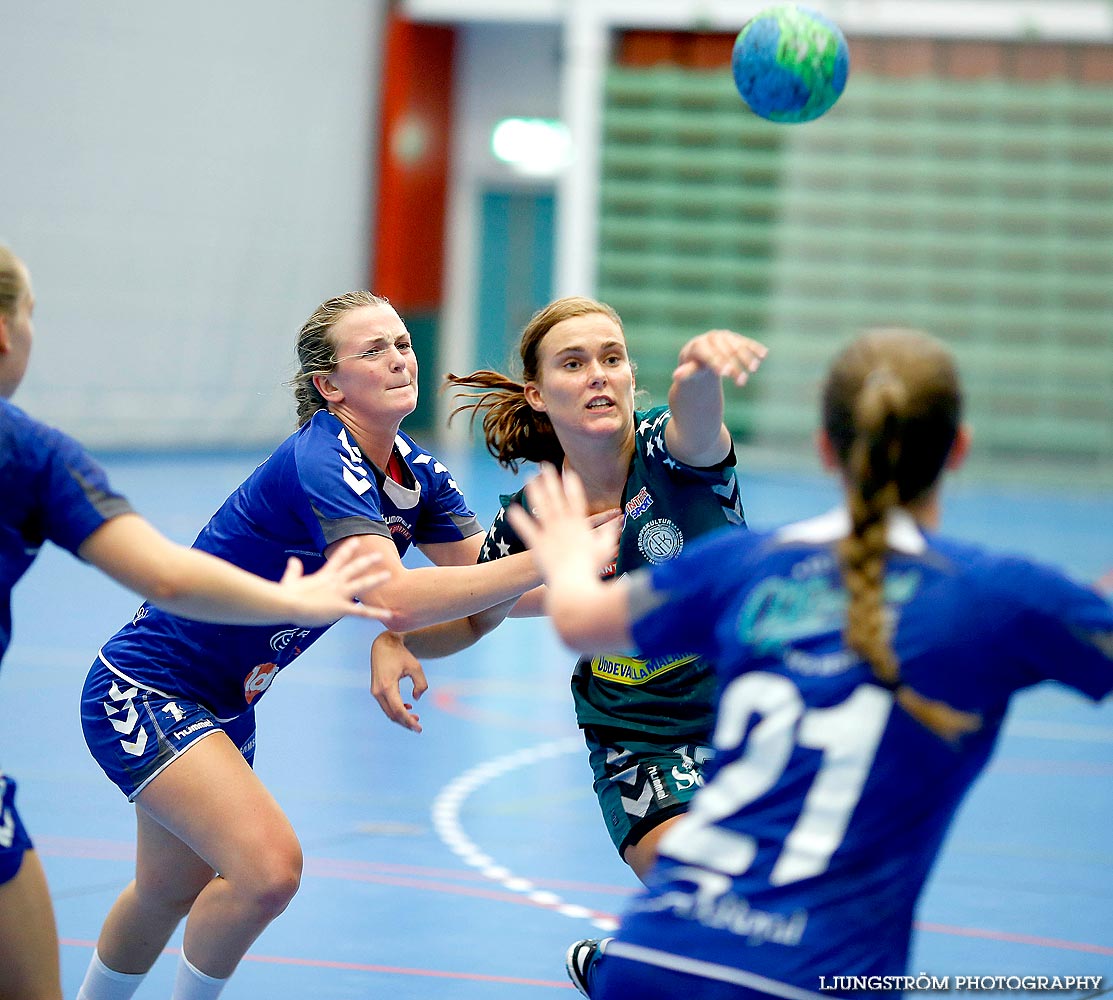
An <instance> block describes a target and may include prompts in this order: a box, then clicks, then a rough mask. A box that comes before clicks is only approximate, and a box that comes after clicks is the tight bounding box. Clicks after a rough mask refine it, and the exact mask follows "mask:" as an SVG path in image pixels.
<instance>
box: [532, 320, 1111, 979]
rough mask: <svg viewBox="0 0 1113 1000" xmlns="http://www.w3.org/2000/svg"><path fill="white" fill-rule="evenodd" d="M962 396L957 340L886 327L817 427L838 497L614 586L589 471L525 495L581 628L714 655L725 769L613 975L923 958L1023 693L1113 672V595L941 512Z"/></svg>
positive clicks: (651, 894) (766, 975)
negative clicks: (967, 812)
mask: <svg viewBox="0 0 1113 1000" xmlns="http://www.w3.org/2000/svg"><path fill="white" fill-rule="evenodd" d="M960 411H961V394H960V389H959V380H958V375H957V372H956V369H955V366H954V364H953V361H952V359H951V356H950V354H949V353H948V352H947V350H946V349H945V348H944V347H943V345H942V344H940V343H939V342H938V341H936V340H934V339H932V338H930V337H928V336H926V335H924V334H920V333H916V332H911V331H903V330H879V331H871V332H868V333H866V334H864V335H862V336H861V337H860V338H858V339H857V340H855V341H854V342H853V343H852V344H850V345H849V347H847V348H846V349H845V350H843V351H842V353H840V354H839V355H838V356H837V358H836V359H835V360H834V362H833V364H832V365H831V368H830V371H829V373H828V377H827V382H826V387H825V390H824V395H823V425H822V430H821V431H820V434H819V438H818V441H819V451H820V454H821V456H822V457H823V459H824V462H825V464H826V465H827V466H828V467H829V468H831V469H832V470H834V471H837V473H838V474H839V475H840V477H841V479H842V482H843V486H844V490H845V499H846V505H845V507H844V508H842V509H839V510H835V511H833V512H831V513H830V514H827V515H825V516H822V517H818V518H816V519H814V520H811V521H805V522H802V523H798V524H793V525H791V526H789V527H786V528H783V529H781V530H778V531H774V532H769V533H764V532H763V533H756V532H755V533H748V532H729V533H728V532H720V533H718V534H716V535H714V536H710V537H709V538H707V539H706V540H703V541H701V542H700V543H698V544H695V545H692V546H691V547H689V548H687V549H686V550H685V551H684V552H683V553H682V554H681V555H680V556H679V557H678V558H677V559H675V560H673V561H671V562H667V563H664V564H662V565H660V566H656V567H653V568H651V569H649V568H647V569H645V570H641V571H638V572H635V573H632V574H630V575H629V576H627V577H625V578H624V579H622V580H619V581H617V582H615V583H613V584H610V585H608V586H603V585H601V584H600V581H599V579H598V574H597V571H596V563H597V560H598V558H599V555H600V552H599V550H598V546H596V547H595V549H594V550H593V546H592V542H591V538H590V536H589V535H588V534H587V533H586V532H585V530H584V529H583V526H582V523H581V521H582V516H581V515H582V512H583V509H584V498H583V492H582V489H581V488H580V486H579V484H578V482H577V481H576V480H575V479H573V478H570V477H568V476H565V479H564V484H563V486H562V483H561V480H560V479H559V478H558V477H557V475H556V474H555V473H554V472H553V471H552V470H551V469H549V470H546V471H544V472H543V473H542V475H541V477H540V478H539V479H538V480H536V481H535V482H534V483H533V484H531V486H530V487H529V488H528V489H527V493H528V496H529V500H530V503H531V505H532V506H533V507H534V508H536V509H540V510H543V511H544V516H543V518H542V519H541V520H540V521H534V520H532V519H531V518H530V517H529V516H528V515H527V514H526V513H525V512H524V511H523V510H522V509H521V508H516V509H513V510H512V511H511V512H510V517H511V521H512V523H513V524H514V526H515V527H516V529H517V530H518V532H519V533H520V534H521V535H522V536H523V537H524V538H525V539H526V540H527V541H528V542H529V544H530V545H531V546H532V547H533V551H534V553H535V555H537V557H538V560H539V563H540V564H541V566H542V571H543V575H544V576H545V577H546V582H547V585H548V592H547V607H548V611H549V614H550V615H551V617H552V619H553V621H554V624H555V625H556V627H557V629H558V631H559V632H560V634H561V636H562V637H563V638H564V640H565V641H566V642H567V643H569V644H570V645H571V646H573V647H574V648H576V649H581V650H590V649H597V648H600V647H603V646H614V645H618V646H625V647H628V648H632V649H636V650H638V651H639V653H640V654H641V655H644V656H666V655H669V654H670V653H672V652H676V651H680V650H697V651H699V652H701V653H703V654H704V655H706V656H708V657H710V658H712V659H713V660H714V661H715V662H716V664H717V666H718V670H719V679H720V690H721V694H720V698H719V703H718V710H717V719H716V727H715V733H714V747H715V750H716V754H717V756H716V758H715V760H714V761H713V762H712V764H711V765H710V766H709V768H708V771H707V776H706V777H707V783H706V785H705V786H704V787H703V788H702V789H701V790H700V791H699V792H697V793H696V796H695V798H694V800H693V803H692V806H691V808H690V809H689V811H688V812H687V813H686V814H685V816H684V817H683V818H682V819H681V820H679V821H678V822H677V823H676V824H675V825H674V826H673V827H672V829H670V830H669V832H668V834H667V835H666V836H665V837H664V838H663V840H662V842H661V844H660V854H659V860H658V863H657V865H656V867H655V869H654V871H653V873H652V874H651V876H650V879H649V886H648V889H647V891H646V893H645V894H643V895H642V896H640V897H638V898H637V899H636V900H635V901H634V902H633V904H632V905H631V906H630V907H629V908H628V910H627V912H626V914H625V915H624V917H623V921H622V925H621V928H620V930H619V932H618V934H617V936H616V937H614V938H613V939H608V940H606V941H605V942H603V943H602V944H601V945H600V944H596V945H595V946H593V948H592V949H591V952H592V954H591V955H590V956H588V957H590V958H592V960H591V961H589V962H585V963H584V977H583V985H582V990H581V991H582V992H584V993H585V994H586V995H589V996H590V997H592V998H593V1000H628V998H630V997H637V998H638V1000H674V998H676V997H692V998H696V997H698V998H700V1000H740V998H755V1000H756V998H768V997H779V998H784V1000H817V998H818V997H820V996H822V994H821V993H820V989H821V983H822V980H821V978H820V977H821V976H824V975H828V976H829V975H831V974H833V973H837V974H838V975H845V976H903V975H905V974H906V973H907V971H908V970H907V968H906V965H907V961H908V953H909V946H910V939H911V933H912V920H913V913H914V910H915V907H916V902H917V900H918V898H919V896H920V893H921V890H922V888H923V885H924V881H925V879H926V877H927V875H928V873H929V871H930V870H931V867H932V864H933V862H934V860H935V858H936V855H937V854H938V852H939V847H940V844H941V842H942V840H943V838H944V835H945V834H946V831H947V828H948V826H949V825H950V823H951V820H952V817H953V816H954V814H955V811H956V809H957V808H958V806H959V805H960V803H961V802H962V799H963V797H964V796H965V794H966V793H967V791H968V790H969V789H970V787H971V784H972V783H973V781H974V780H975V778H976V777H977V776H978V774H979V773H980V772H981V771H982V769H983V768H984V767H985V764H986V762H987V760H988V759H989V757H990V754H991V753H992V751H993V746H994V743H995V740H996V738H997V734H998V732H999V730H1000V727H1001V724H1002V722H1003V720H1004V718H1005V714H1006V711H1007V709H1008V704H1009V699H1010V698H1011V696H1012V695H1013V694H1014V693H1015V692H1017V691H1020V690H1022V689H1024V688H1027V687H1030V686H1032V685H1034V684H1038V683H1040V682H1041V681H1045V680H1054V681H1058V682H1060V683H1062V684H1065V685H1068V686H1070V687H1072V688H1074V689H1076V690H1078V691H1080V692H1082V693H1083V694H1085V695H1088V696H1089V697H1091V698H1093V699H1094V700H1099V699H1101V698H1103V697H1105V696H1106V695H1107V694H1108V693H1109V692H1110V690H1111V689H1113V606H1111V605H1110V603H1109V602H1108V600H1107V599H1106V598H1105V597H1103V596H1101V595H1100V594H1099V593H1098V592H1097V591H1096V590H1094V589H1092V588H1090V587H1086V586H1083V585H1080V584H1078V583H1074V582H1072V581H1070V580H1068V579H1067V578H1065V577H1064V576H1062V575H1060V574H1059V573H1058V572H1056V571H1054V570H1052V569H1049V568H1046V567H1042V566H1040V565H1037V564H1035V563H1032V562H1030V561H1028V560H1026V559H1023V558H1015V557H1006V556H1000V555H993V554H991V553H989V552H986V551H984V550H983V549H980V548H978V547H976V546H974V545H970V544H967V543H962V542H958V541H955V540H953V539H950V538H948V537H946V536H944V535H940V534H938V533H937V529H938V525H939V520H940V498H939V486H940V477H941V475H942V473H943V471H944V469H946V468H948V467H954V466H957V465H958V464H959V463H960V462H961V461H962V459H963V456H964V455H965V453H966V450H967V444H968V437H967V433H966V431H965V429H964V428H963V426H962V424H961V419H960ZM872 995H877V994H872Z"/></svg>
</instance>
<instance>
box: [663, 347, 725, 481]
mask: <svg viewBox="0 0 1113 1000" xmlns="http://www.w3.org/2000/svg"><path fill="white" fill-rule="evenodd" d="M669 410H670V411H671V412H672V420H671V421H670V422H669V426H668V428H667V429H666V431H665V434H666V437H667V438H668V445H669V452H670V453H671V454H672V456H673V457H674V458H677V459H679V460H680V461H682V462H684V463H685V464H687V465H693V466H697V467H705V466H710V465H714V464H715V463H717V462H721V461H722V460H723V459H724V458H725V457H726V456H727V455H728V454H729V452H730V435H729V434H728V433H727V431H726V428H725V427H724V426H723V384H722V380H721V379H720V378H719V377H718V375H717V374H715V373H714V372H712V371H710V370H709V369H701V370H700V371H698V372H696V373H695V374H693V375H690V376H689V377H687V378H685V379H679V380H674V382H673V384H672V387H671V388H670V390H669Z"/></svg>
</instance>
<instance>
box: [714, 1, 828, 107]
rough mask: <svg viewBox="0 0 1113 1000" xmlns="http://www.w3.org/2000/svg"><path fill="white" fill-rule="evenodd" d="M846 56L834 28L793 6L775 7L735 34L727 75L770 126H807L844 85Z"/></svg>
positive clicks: (792, 4) (819, 15)
mask: <svg viewBox="0 0 1113 1000" xmlns="http://www.w3.org/2000/svg"><path fill="white" fill-rule="evenodd" d="M849 69H850V53H849V51H848V49H847V46H846V38H845V37H844V36H843V33H842V31H840V30H839V27H838V25H836V24H835V23H834V22H833V21H831V20H829V19H828V18H826V17H824V16H823V15H822V14H820V13H818V12H816V11H814V10H811V9H810V8H808V7H804V6H802V5H801V4H796V3H783V4H778V5H777V6H776V7H770V8H768V9H767V10H763V11H762V12H761V13H759V14H757V15H756V16H755V17H753V18H752V19H751V20H750V21H749V22H748V23H747V24H746V26H745V27H744V28H743V29H742V30H741V31H740V32H739V33H738V37H737V38H736V39H735V40H734V51H733V53H732V55H731V72H732V73H733V74H734V83H735V85H736V86H737V87H738V92H739V93H740V94H741V95H742V100H744V101H745V102H746V104H748V105H749V106H750V108H751V109H752V110H753V112H754V113H755V114H757V115H760V116H761V117H762V118H768V119H769V120H770V121H774V122H807V121H811V120H812V119H814V118H818V117H819V116H820V115H822V114H823V113H824V112H826V111H828V110H830V109H831V107H832V106H833V105H834V103H835V102H836V101H837V100H838V99H839V96H840V95H841V94H842V92H843V88H844V87H846V77H847V73H848V72H849Z"/></svg>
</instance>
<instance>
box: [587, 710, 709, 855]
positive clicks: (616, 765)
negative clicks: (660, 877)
mask: <svg viewBox="0 0 1113 1000" xmlns="http://www.w3.org/2000/svg"><path fill="white" fill-rule="evenodd" d="M584 741H585V742H586V743H587V748H588V751H589V758H588V759H589V762H590V763H591V770H592V773H593V774H594V775H595V795H596V796H597V798H598V799H599V808H600V809H601V810H602V811H603V820H604V821H605V822H606V824H607V832H608V833H609V834H610V835H611V840H612V841H614V846H615V847H616V848H618V853H619V856H622V854H623V853H624V852H625V850H626V848H627V847H630V846H632V845H633V844H636V843H637V842H638V841H639V840H641V839H642V837H644V836H645V835H646V834H647V833H649V831H650V830H652V829H653V828H654V827H656V826H659V825H660V824H661V823H664V822H665V820H667V819H672V817H673V816H679V815H680V814H681V813H682V812H684V811H685V810H686V809H687V808H688V803H689V802H690V801H691V800H692V796H693V795H695V794H696V789H697V788H699V787H700V786H701V785H702V784H703V768H704V765H705V764H706V763H707V762H708V761H709V760H711V758H712V757H713V756H714V755H715V751H714V750H713V749H712V748H711V747H709V746H705V745H704V744H702V743H684V744H679V743H677V741H676V739H675V738H674V739H672V740H660V739H656V740H655V739H654V738H653V735H652V734H651V733H636V732H631V731H628V730H619V729H602V728H598V727H596V728H592V727H588V728H585V729H584Z"/></svg>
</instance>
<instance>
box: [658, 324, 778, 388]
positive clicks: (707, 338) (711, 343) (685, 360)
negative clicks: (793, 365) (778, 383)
mask: <svg viewBox="0 0 1113 1000" xmlns="http://www.w3.org/2000/svg"><path fill="white" fill-rule="evenodd" d="M768 353H769V348H767V347H766V346H765V345H764V344H762V343H760V342H759V341H756V340H752V339H750V338H749V337H743V336H742V335H741V334H739V333H734V332H733V331H731V330H708V331H707V333H701V334H700V335H699V336H698V337H693V338H692V339H691V340H689V341H688V343H686V344H685V345H684V346H683V347H682V348H681V349H680V355H679V357H678V358H677V366H676V369H675V371H673V373H672V377H673V381H675V382H682V381H684V380H685V379H688V378H691V377H692V376H693V375H695V374H696V373H697V372H700V371H710V372H714V374H715V375H717V376H718V377H719V378H724V379H730V380H731V381H732V382H734V384H735V385H740V386H741V385H745V384H746V381H747V380H748V379H749V377H750V376H751V375H752V374H753V373H754V372H756V371H757V370H758V368H759V367H760V365H761V363H762V361H764V360H765V356H766V354H768Z"/></svg>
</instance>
